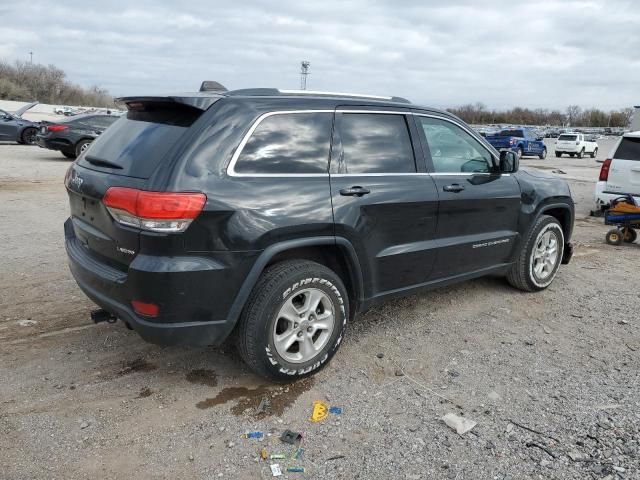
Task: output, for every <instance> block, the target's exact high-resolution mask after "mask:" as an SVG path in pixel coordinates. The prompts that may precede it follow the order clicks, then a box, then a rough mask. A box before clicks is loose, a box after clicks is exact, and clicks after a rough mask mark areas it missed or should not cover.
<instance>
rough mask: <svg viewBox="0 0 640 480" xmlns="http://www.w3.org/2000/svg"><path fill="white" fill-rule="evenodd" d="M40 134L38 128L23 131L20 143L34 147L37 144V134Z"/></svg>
mask: <svg viewBox="0 0 640 480" xmlns="http://www.w3.org/2000/svg"><path fill="white" fill-rule="evenodd" d="M37 133H38V129H37V128H32V127H29V128H25V129H24V130H23V131H22V135H20V143H24V144H25V145H33V144H35V143H36V134H37Z"/></svg>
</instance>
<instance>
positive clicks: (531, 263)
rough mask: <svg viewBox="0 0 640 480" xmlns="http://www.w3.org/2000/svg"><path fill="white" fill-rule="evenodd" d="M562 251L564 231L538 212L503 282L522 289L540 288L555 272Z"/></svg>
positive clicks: (550, 279)
mask: <svg viewBox="0 0 640 480" xmlns="http://www.w3.org/2000/svg"><path fill="white" fill-rule="evenodd" d="M563 254H564V233H563V232H562V226H561V225H560V222H558V220H557V219H555V218H554V217H551V216H549V215H541V216H540V217H539V218H538V220H537V221H536V223H535V225H534V226H533V228H532V229H531V231H530V232H529V236H528V237H527V240H526V242H525V243H524V245H523V246H522V249H521V250H520V253H519V254H518V257H517V259H516V262H515V263H514V264H513V265H512V266H511V269H510V270H509V272H508V273H507V281H508V282H509V283H510V284H511V285H512V286H513V287H515V288H518V289H520V290H524V291H525V292H535V291H539V290H544V289H545V288H547V287H548V286H549V285H551V282H553V279H554V278H555V276H556V273H558V269H559V268H560V264H561V263H562V256H563Z"/></svg>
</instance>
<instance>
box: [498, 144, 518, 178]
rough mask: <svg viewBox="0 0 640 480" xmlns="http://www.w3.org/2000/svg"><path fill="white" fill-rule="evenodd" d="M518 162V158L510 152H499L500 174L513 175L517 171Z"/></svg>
mask: <svg viewBox="0 0 640 480" xmlns="http://www.w3.org/2000/svg"><path fill="white" fill-rule="evenodd" d="M519 166H520V161H519V160H518V156H517V155H516V154H515V153H514V152H512V151H511V150H501V151H500V172H501V173H515V172H517V171H518V167H519Z"/></svg>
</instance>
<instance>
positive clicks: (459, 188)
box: [442, 183, 464, 193]
mask: <svg viewBox="0 0 640 480" xmlns="http://www.w3.org/2000/svg"><path fill="white" fill-rule="evenodd" d="M442 189H443V190H444V191H445V192H454V193H458V192H461V191H463V190H464V187H463V186H462V185H459V184H457V183H453V184H451V185H445V186H444V187H442Z"/></svg>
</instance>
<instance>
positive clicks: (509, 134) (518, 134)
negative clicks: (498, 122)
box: [498, 130, 524, 137]
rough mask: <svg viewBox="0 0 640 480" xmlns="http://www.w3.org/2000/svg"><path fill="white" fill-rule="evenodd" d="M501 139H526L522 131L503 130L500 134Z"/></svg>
mask: <svg viewBox="0 0 640 480" xmlns="http://www.w3.org/2000/svg"><path fill="white" fill-rule="evenodd" d="M498 136H499V137H524V133H523V132H522V130H502V131H501V132H500V133H498Z"/></svg>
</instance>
